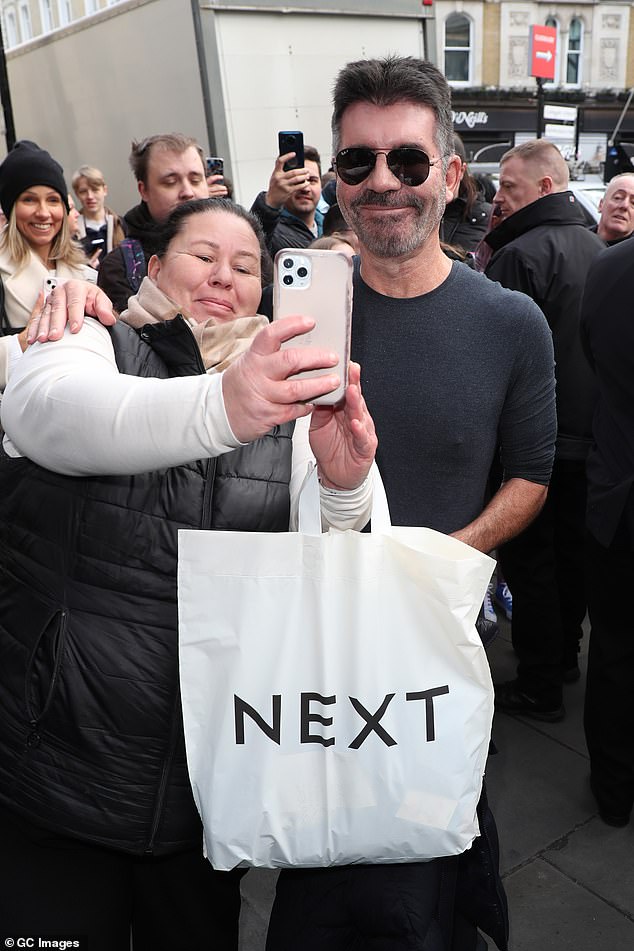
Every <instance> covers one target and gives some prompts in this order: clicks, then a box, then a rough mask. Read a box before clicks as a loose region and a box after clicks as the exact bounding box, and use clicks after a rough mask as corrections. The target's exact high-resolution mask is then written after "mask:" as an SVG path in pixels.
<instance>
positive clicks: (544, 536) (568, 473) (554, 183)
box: [486, 139, 604, 721]
mask: <svg viewBox="0 0 634 951" xmlns="http://www.w3.org/2000/svg"><path fill="white" fill-rule="evenodd" d="M495 204H496V205H497V207H498V208H499V211H500V216H501V218H502V221H501V223H500V224H499V225H498V226H497V227H496V228H495V229H494V230H493V231H491V232H490V233H489V234H488V235H487V237H486V241H487V243H488V244H489V246H490V247H491V249H492V252H493V253H492V256H491V258H490V260H489V263H488V265H487V267H486V274H487V276H488V277H490V278H491V279H492V280H494V281H499V282H500V284H502V285H503V286H504V287H509V288H511V289H513V290H518V291H523V293H525V294H527V295H528V296H529V297H532V299H533V300H534V301H535V303H536V304H538V305H539V306H540V307H541V309H542V311H543V312H544V315H545V317H546V319H547V321H548V323H549V325H550V329H551V331H552V335H553V343H554V349H555V361H556V377H557V415H558V434H557V450H556V457H555V465H554V468H553V475H552V479H551V483H550V489H549V495H548V499H547V502H546V505H545V506H544V508H543V509H542V511H541V513H540V514H539V515H538V517H537V518H536V519H535V521H534V522H533V523H532V524H531V525H530V526H529V527H528V528H527V529H526V530H525V531H524V532H523V533H522V534H521V535H519V536H518V537H517V538H515V539H513V540H512V541H510V542H508V543H507V544H505V545H503V546H502V547H501V548H500V550H499V556H500V561H501V564H502V568H503V570H504V575H505V577H506V580H507V581H508V584H509V587H510V588H511V591H512V593H513V621H512V637H513V646H514V648H515V651H516V653H517V655H518V658H519V664H518V669H517V679H516V680H513V681H510V682H508V683H504V684H499V685H497V686H496V705H497V706H498V707H499V708H500V709H502V710H506V711H507V712H509V713H521V714H524V715H526V716H532V717H534V718H536V719H540V720H547V721H556V720H560V719H562V717H563V716H564V715H565V711H564V706H563V703H562V696H563V688H562V684H563V683H564V682H572V681H574V680H577V679H578V678H579V667H578V663H577V652H578V649H579V640H580V638H581V634H582V631H581V624H582V621H583V619H584V617H585V613H586V595H585V588H584V562H583V551H584V511H585V500H586V479H585V460H586V456H587V453H588V449H589V447H590V444H591V433H592V414H593V411H594V404H595V398H596V390H595V383H594V380H593V377H592V373H591V370H590V368H589V366H588V363H587V361H586V359H585V356H584V354H583V351H582V348H581V340H580V336H579V311H580V305H581V297H582V294H583V287H584V282H585V278H586V275H587V273H588V269H589V268H590V264H591V263H592V261H593V259H594V258H595V257H596V255H597V254H598V253H599V252H600V251H601V250H602V248H603V247H604V244H603V242H602V241H601V239H600V238H598V237H597V235H595V234H592V233H591V232H590V231H588V230H587V229H586V228H585V227H584V219H583V215H582V214H581V211H580V210H579V208H578V206H577V204H576V202H575V198H574V195H573V194H572V193H571V192H570V191H568V168H567V166H566V163H565V161H564V159H563V157H562V156H561V154H560V152H559V150H558V149H557V148H556V146H554V145H553V144H552V143H550V142H547V141H546V140H544V139H533V140H531V141H529V142H525V143H523V144H522V145H519V146H516V147H515V148H514V149H511V150H510V151H509V152H507V153H506V154H505V155H503V156H502V160H501V169H500V184H499V188H498V191H497V194H496V196H495Z"/></svg>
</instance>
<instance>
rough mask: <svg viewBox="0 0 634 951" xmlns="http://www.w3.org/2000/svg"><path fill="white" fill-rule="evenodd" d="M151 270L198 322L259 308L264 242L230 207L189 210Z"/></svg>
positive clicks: (248, 313) (241, 314) (244, 314)
mask: <svg viewBox="0 0 634 951" xmlns="http://www.w3.org/2000/svg"><path fill="white" fill-rule="evenodd" d="M148 273H149V276H150V277H151V279H152V280H153V281H154V283H155V284H156V285H157V286H158V287H159V288H160V289H161V290H162V291H163V292H164V293H165V294H167V296H168V297H170V298H171V299H172V300H173V301H174V302H175V303H176V304H178V306H179V307H181V308H182V309H183V310H184V311H186V312H187V313H188V314H189V315H190V316H191V317H193V318H194V320H196V321H197V322H198V323H204V322H205V321H206V320H208V319H209V318H210V317H215V318H216V319H217V320H220V321H230V320H235V318H236V317H249V316H252V315H253V314H256V313H257V309H258V304H259V303H260V297H261V294H262V285H261V268H260V243H259V241H258V239H257V237H256V235H255V232H254V231H253V229H252V228H251V226H250V225H249V223H248V222H247V221H245V220H244V219H243V218H239V217H237V216H236V215H234V214H232V213H231V212H226V211H223V210H218V211H213V210H210V211H205V212H201V213H199V214H192V215H190V216H189V217H188V218H187V220H186V221H185V222H184V223H183V227H182V228H181V230H180V232H179V234H177V235H176V236H175V237H174V238H173V239H172V241H171V242H170V244H169V247H168V249H167V251H166V253H165V254H164V256H163V257H162V258H160V259H159V258H157V257H153V258H152V259H151V260H150V262H149V266H148Z"/></svg>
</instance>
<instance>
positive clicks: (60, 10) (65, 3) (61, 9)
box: [57, 0, 73, 26]
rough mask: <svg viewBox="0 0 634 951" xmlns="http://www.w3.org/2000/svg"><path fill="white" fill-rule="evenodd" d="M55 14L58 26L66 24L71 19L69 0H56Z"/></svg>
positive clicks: (71, 12)
mask: <svg viewBox="0 0 634 951" xmlns="http://www.w3.org/2000/svg"><path fill="white" fill-rule="evenodd" d="M57 14H58V18H59V25H60V26H67V25H68V24H69V23H71V21H72V19H73V8H72V4H71V0H57Z"/></svg>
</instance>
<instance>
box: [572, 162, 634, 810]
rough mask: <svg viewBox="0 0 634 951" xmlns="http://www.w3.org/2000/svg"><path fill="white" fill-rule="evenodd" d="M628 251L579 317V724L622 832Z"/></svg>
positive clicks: (631, 272) (632, 641)
mask: <svg viewBox="0 0 634 951" xmlns="http://www.w3.org/2000/svg"><path fill="white" fill-rule="evenodd" d="M619 177H620V176H619ZM613 181H614V179H613ZM633 251H634V248H632V247H631V246H628V244H627V242H625V244H620V245H619V246H618V247H615V248H611V249H610V250H608V251H605V252H604V253H603V254H601V255H600V257H598V258H597V260H596V261H595V263H594V264H593V266H592V268H591V270H590V273H589V275H588V280H587V283H586V288H585V293H584V298H583V307H582V312H581V333H582V340H583V345H584V350H585V352H586V355H587V357H588V359H589V360H590V363H591V365H592V367H593V369H594V372H595V375H596V380H597V385H598V390H599V396H598V402H597V410H596V413H595V416H594V422H593V426H592V434H593V437H594V445H593V446H592V449H591V450H590V454H589V456H588V467H587V469H588V510H587V519H586V524H587V527H588V556H589V557H588V608H589V612H590V624H591V631H590V650H589V653H588V680H587V686H586V699H585V715H584V725H585V732H586V742H587V744H588V752H589V754H590V777H591V778H590V782H591V785H592V792H593V793H594V796H595V798H596V800H597V803H598V806H599V815H600V816H601V818H602V819H603V821H604V822H605V823H607V824H608V825H611V826H626V825H628V824H629V821H630V816H631V813H632V806H634V704H633V703H632V684H633V683H634V624H633V622H632V608H631V605H630V602H629V592H630V590H631V586H632V579H633V578H634V321H633V320H632V313H631V307H632V298H633V295H634V254H633Z"/></svg>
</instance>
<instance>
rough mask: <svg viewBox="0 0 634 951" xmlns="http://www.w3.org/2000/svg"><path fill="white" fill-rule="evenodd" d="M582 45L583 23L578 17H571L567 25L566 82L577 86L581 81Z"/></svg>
mask: <svg viewBox="0 0 634 951" xmlns="http://www.w3.org/2000/svg"><path fill="white" fill-rule="evenodd" d="M582 47H583V23H582V21H581V20H580V19H579V17H573V19H572V20H571V21H570V26H569V27H568V53H567V56H566V84H567V85H569V86H578V85H580V83H581V52H582Z"/></svg>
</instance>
